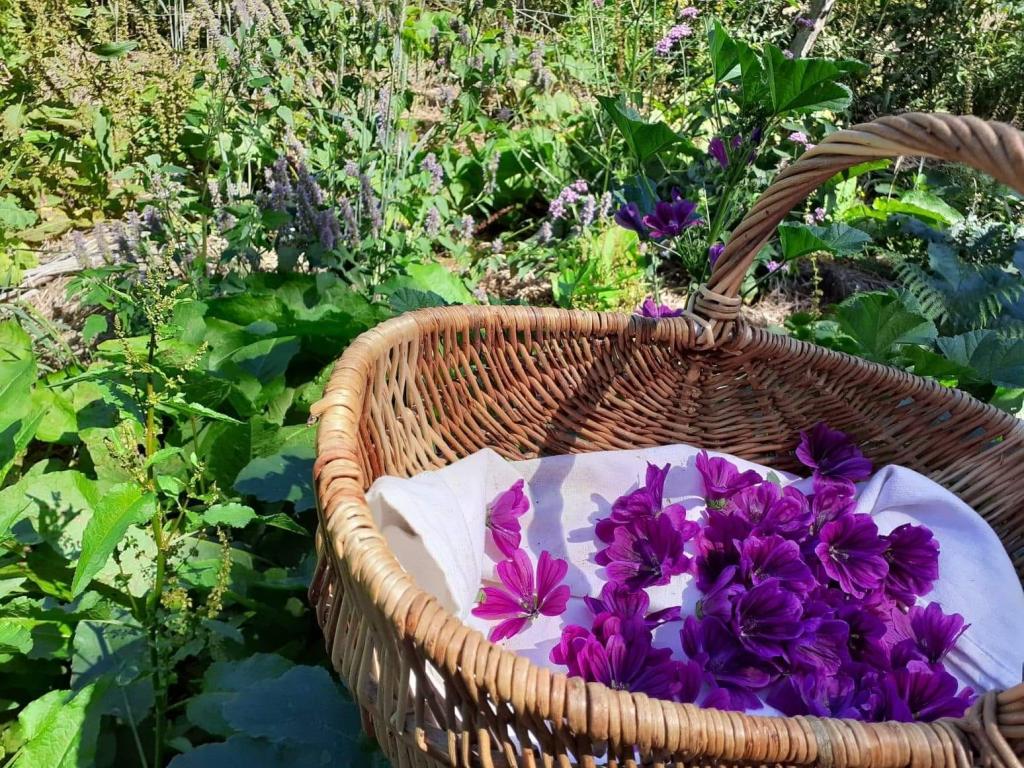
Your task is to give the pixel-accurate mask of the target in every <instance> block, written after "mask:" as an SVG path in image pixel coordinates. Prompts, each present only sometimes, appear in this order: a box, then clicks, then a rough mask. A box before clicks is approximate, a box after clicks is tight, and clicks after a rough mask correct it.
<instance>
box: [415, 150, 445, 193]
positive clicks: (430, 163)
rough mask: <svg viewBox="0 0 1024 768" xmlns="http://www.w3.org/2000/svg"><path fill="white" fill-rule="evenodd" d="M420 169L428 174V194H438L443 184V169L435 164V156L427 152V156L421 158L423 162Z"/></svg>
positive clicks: (438, 164) (437, 163)
mask: <svg viewBox="0 0 1024 768" xmlns="http://www.w3.org/2000/svg"><path fill="white" fill-rule="evenodd" d="M420 168H421V169H422V170H423V171H425V172H426V173H429V174H430V187H429V189H428V191H429V192H430V194H432V195H433V194H436V193H437V192H439V191H440V190H441V185H442V184H444V168H442V167H441V164H440V163H439V162H437V155H435V154H434V153H433V152H428V153H427V156H426V157H424V158H423V162H422V163H420Z"/></svg>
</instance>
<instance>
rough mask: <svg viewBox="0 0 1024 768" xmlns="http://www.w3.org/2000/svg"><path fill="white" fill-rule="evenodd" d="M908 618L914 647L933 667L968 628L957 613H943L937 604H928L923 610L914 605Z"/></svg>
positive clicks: (951, 648)
mask: <svg viewBox="0 0 1024 768" xmlns="http://www.w3.org/2000/svg"><path fill="white" fill-rule="evenodd" d="M908 618H909V619H910V629H911V632H912V633H913V638H912V642H913V643H914V646H915V647H916V649H917V650H918V651H919V652H920V654H921V656H922V657H923V660H924V661H926V662H927V663H928V664H931V665H933V666H934V665H936V664H938V663H939V662H941V661H942V660H943V659H944V658H945V657H946V654H948V653H949V652H950V651H951V650H953V646H955V645H956V641H957V640H959V639H960V636H961V635H962V634H963V633H964V632H966V631H967V627H969V626H970V624H965V623H964V617H963V616H961V615H960V614H959V613H952V614H946V613H944V612H943V611H942V606H940V605H939V604H938V603H928V605H927V606H926V607H923V608H922V607H921V606H919V605H915V606H914V607H913V608H911V609H910V613H909V614H908Z"/></svg>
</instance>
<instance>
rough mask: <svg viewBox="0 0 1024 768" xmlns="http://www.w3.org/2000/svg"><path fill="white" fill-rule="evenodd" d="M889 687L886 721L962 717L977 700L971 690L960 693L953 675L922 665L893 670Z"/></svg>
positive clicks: (916, 663)
mask: <svg viewBox="0 0 1024 768" xmlns="http://www.w3.org/2000/svg"><path fill="white" fill-rule="evenodd" d="M886 686H887V690H886V696H885V703H884V705H883V707H884V709H883V712H884V717H885V718H886V719H888V720H898V721H901V722H913V721H915V720H923V721H925V722H929V721H931V720H937V719H939V718H941V717H962V716H963V714H964V712H965V711H966V710H967V707H969V706H970V704H971V701H972V700H973V699H974V691H973V690H971V689H970V688H964V689H963V690H962V691H960V692H959V693H957V686H958V683H957V681H956V678H955V677H953V676H952V675H951V674H949V672H947V671H946V670H944V669H941V668H940V669H935V668H932V667H929V666H928V665H927V664H922V663H921V662H910V664H908V665H907V666H906V667H903V668H900V669H896V670H893V673H892V676H891V677H890V678H888V679H887V680H886Z"/></svg>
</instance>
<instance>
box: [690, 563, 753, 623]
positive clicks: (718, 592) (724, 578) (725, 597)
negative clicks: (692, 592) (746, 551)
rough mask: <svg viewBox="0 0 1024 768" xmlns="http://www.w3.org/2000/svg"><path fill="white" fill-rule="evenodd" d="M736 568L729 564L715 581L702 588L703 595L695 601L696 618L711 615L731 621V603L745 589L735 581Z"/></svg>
mask: <svg viewBox="0 0 1024 768" xmlns="http://www.w3.org/2000/svg"><path fill="white" fill-rule="evenodd" d="M736 574H737V568H736V566H735V565H730V566H727V567H725V568H724V569H722V572H721V573H720V574H718V578H717V579H715V583H714V584H712V585H711V586H710V587H709V588H708V589H706V590H704V595H703V596H702V597H701V598H700V599H699V600H698V601H697V608H696V614H697V618H698V619H703V618H704V617H705V616H713V617H714V618H716V619H718V620H719V621H724V622H726V623H728V622H730V621H732V614H733V605H734V604H735V602H736V598H738V597H739V596H740V595H742V594H743V593H744V592H745V591H746V589H745V588H744V587H743V585H742V584H739V583H737V582H736Z"/></svg>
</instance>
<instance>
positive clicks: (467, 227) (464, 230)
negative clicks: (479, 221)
mask: <svg viewBox="0 0 1024 768" xmlns="http://www.w3.org/2000/svg"><path fill="white" fill-rule="evenodd" d="M475 233H476V222H475V221H473V217H472V216H470V215H469V214H468V213H467V214H466V215H465V216H463V217H462V219H460V220H459V235H460V236H461V237H462V239H463V240H465V241H466V242H468V241H470V240H472V239H473V235H474V234H475Z"/></svg>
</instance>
